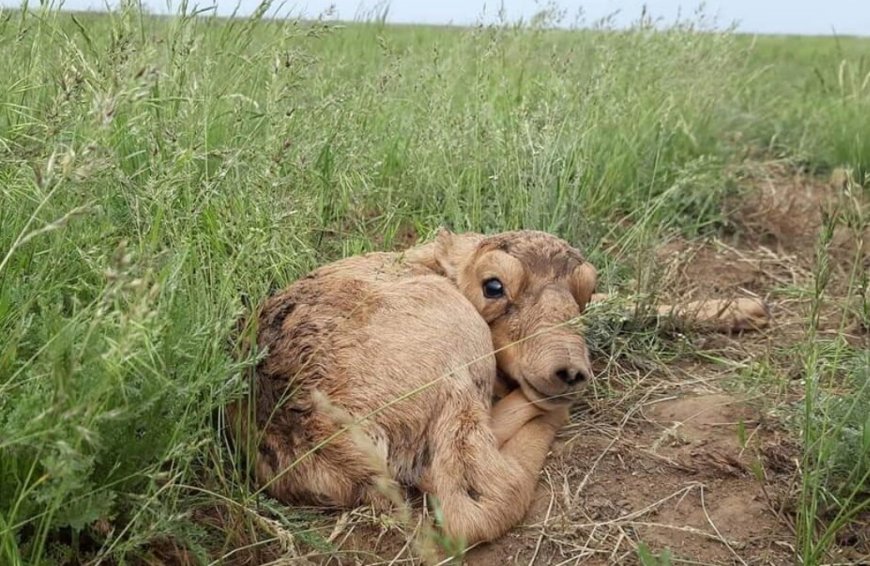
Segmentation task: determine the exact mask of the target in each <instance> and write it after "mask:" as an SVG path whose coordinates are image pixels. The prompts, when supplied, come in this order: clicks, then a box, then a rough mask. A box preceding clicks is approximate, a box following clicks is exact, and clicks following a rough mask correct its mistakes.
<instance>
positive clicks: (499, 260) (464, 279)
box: [434, 229, 596, 408]
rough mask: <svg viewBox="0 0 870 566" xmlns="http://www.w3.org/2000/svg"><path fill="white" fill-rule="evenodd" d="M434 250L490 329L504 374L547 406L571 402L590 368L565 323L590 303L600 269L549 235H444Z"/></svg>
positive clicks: (582, 346)
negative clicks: (597, 272) (596, 269)
mask: <svg viewBox="0 0 870 566" xmlns="http://www.w3.org/2000/svg"><path fill="white" fill-rule="evenodd" d="M434 250H435V252H434V255H435V261H436V262H437V264H438V266H439V267H440V269H441V270H442V271H443V272H444V273H445V275H446V276H447V277H449V278H450V279H452V280H453V281H454V282H455V283H456V285H457V287H458V288H459V290H460V291H461V292H462V293H463V294H464V295H465V297H466V298H468V300H469V301H471V304H473V305H474V306H475V308H477V310H478V312H480V314H481V316H482V317H483V318H484V319H485V320H486V322H487V323H488V324H489V326H490V328H491V330H492V341H493V345H494V346H495V349H496V361H497V364H498V368H499V371H500V372H501V373H502V374H503V375H506V376H507V377H508V378H510V379H511V380H513V381H515V382H517V383H518V384H519V385H520V387H522V389H523V392H524V393H525V394H526V396H527V397H528V398H529V399H530V400H532V401H533V402H534V403H535V404H537V405H539V406H542V407H543V408H550V407H553V406H554V405H558V404H561V403H566V402H570V401H571V400H572V399H573V397H574V394H575V393H576V392H577V391H579V390H580V389H581V388H582V387H583V385H585V384H586V383H588V382H589V381H590V379H591V378H592V368H591V365H590V363H589V353H588V350H587V348H586V342H585V340H584V339H583V337H582V336H581V335H579V334H578V333H577V332H576V331H575V330H574V329H572V328H570V327H568V326H567V325H566V324H565V323H566V322H568V321H570V320H571V319H574V318H576V317H577V316H579V315H580V313H581V312H582V311H583V309H584V308H585V307H586V304H587V303H588V302H589V299H590V297H591V296H592V293H593V291H594V290H595V283H596V271H595V268H594V267H592V266H591V265H590V264H589V263H587V262H586V261H585V260H584V259H583V256H582V255H581V254H580V252H579V251H577V250H576V249H574V248H573V247H571V246H570V245H569V244H568V243H567V242H565V241H564V240H562V239H560V238H557V237H555V236H552V235H550V234H547V233H544V232H533V231H517V232H505V233H502V234H496V235H492V236H483V235H480V234H473V233H472V234H453V233H451V232H449V231H447V230H443V229H442V230H441V231H440V232H439V233H438V236H437V238H436V240H435V242H434Z"/></svg>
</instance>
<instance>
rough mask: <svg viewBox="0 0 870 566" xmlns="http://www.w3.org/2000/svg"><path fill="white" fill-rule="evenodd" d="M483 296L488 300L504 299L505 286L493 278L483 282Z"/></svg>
mask: <svg viewBox="0 0 870 566" xmlns="http://www.w3.org/2000/svg"><path fill="white" fill-rule="evenodd" d="M483 296H484V297H486V298H487V299H499V298H501V297H504V285H502V284H501V281H499V280H498V279H496V278H495V277H492V278H490V279H487V280H486V281H484V282H483Z"/></svg>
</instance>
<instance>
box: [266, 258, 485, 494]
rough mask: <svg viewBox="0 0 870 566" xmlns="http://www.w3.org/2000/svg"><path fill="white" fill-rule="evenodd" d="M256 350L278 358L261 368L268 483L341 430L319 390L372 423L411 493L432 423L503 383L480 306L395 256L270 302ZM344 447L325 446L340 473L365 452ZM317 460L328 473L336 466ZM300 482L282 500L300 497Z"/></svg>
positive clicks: (327, 272)
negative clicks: (460, 399) (457, 400)
mask: <svg viewBox="0 0 870 566" xmlns="http://www.w3.org/2000/svg"><path fill="white" fill-rule="evenodd" d="M259 344H260V346H261V347H266V348H268V350H269V351H268V353H267V356H266V358H265V359H264V360H263V362H262V363H261V364H260V366H259V367H258V372H257V373H258V384H257V386H258V408H257V416H258V417H257V420H258V427H259V428H261V430H265V432H266V434H265V435H264V444H265V445H266V446H265V452H266V454H265V456H268V455H269V453H274V454H275V457H273V458H272V465H271V466H268V469H264V470H263V473H261V474H260V475H261V476H269V475H271V474H274V473H276V472H278V471H279V469H280V468H282V467H283V466H286V465H287V464H288V463H291V462H293V461H295V460H296V459H298V458H299V457H300V455H301V454H303V453H304V452H306V451H308V450H311V449H312V447H313V446H314V445H316V444H317V443H319V442H321V441H322V440H324V438H325V437H327V436H329V435H330V434H332V433H333V432H334V431H335V428H336V427H335V423H334V422H329V421H330V419H331V418H334V415H333V417H329V416H327V415H325V414H324V412H323V410H322V409H323V408H322V407H320V408H318V407H315V405H314V399H313V397H312V395H311V391H312V390H313V389H317V390H318V391H319V392H320V393H322V394H323V395H324V396H325V399H326V400H327V401H328V403H330V404H332V405H334V407H336V408H337V409H338V410H339V411H341V412H344V413H346V414H347V415H349V416H350V417H352V418H361V417H364V416H369V418H368V419H367V420H366V421H365V424H364V425H363V428H364V429H365V431H366V433H367V436H368V438H369V439H370V440H371V442H372V443H373V446H371V447H369V451H370V452H371V451H373V452H375V453H377V456H378V457H384V458H385V459H386V461H387V462H389V465H390V471H391V475H392V476H393V477H394V478H395V479H397V480H398V481H399V482H400V483H403V484H407V485H413V484H415V483H417V481H418V480H419V478H420V476H421V474H422V473H423V472H424V470H425V467H426V466H427V458H428V451H429V450H428V444H429V442H430V439H429V437H428V431H429V430H430V427H429V425H430V424H431V422H432V420H433V418H435V417H437V415H438V414H439V413H440V411H441V407H442V406H443V404H444V403H445V402H447V401H448V400H449V399H450V398H451V397H453V396H456V395H462V396H468V395H471V396H473V397H476V398H478V399H480V400H481V402H482V403H488V402H489V395H490V394H491V387H492V382H493V376H494V375H495V361H494V359H493V357H492V355H491V354H492V342H491V338H490V333H489V327H488V326H487V325H486V323H485V322H484V321H483V319H482V318H481V317H480V316H479V314H478V313H477V311H476V310H475V309H474V307H473V306H472V305H471V304H470V303H469V302H468V301H467V300H466V299H465V297H464V296H463V295H461V294H460V293H459V292H458V291H457V290H456V289H455V287H454V286H453V285H452V284H451V283H450V282H449V281H447V280H446V279H445V278H443V277H441V276H438V275H434V274H432V273H431V272H429V271H427V270H425V269H421V268H420V267H419V266H407V265H406V264H404V263H403V262H402V261H401V258H400V257H399V256H397V255H395V254H383V253H380V254H370V255H367V256H361V257H353V258H348V259H347V260H342V261H339V262H336V263H333V264H330V265H328V266H325V267H323V268H321V269H319V270H317V271H315V272H313V273H312V274H311V275H309V276H307V277H305V278H303V279H300V280H299V281H297V282H296V283H294V284H293V285H291V286H290V287H289V288H288V289H286V290H285V291H283V292H281V293H279V294H277V295H275V296H273V297H272V298H270V299H269V300H268V301H267V302H266V304H265V305H264V307H263V309H262V311H261V314H260V331H259ZM346 442H347V439H345V441H344V442H336V441H333V442H332V443H331V444H332V446H330V448H329V450H331V452H328V451H324V450H323V449H321V453H322V454H321V455H326V456H329V457H328V458H326V460H330V462H327V463H331V464H332V465H335V466H336V469H339V468H347V467H351V468H353V467H354V466H356V467H359V461H360V460H361V458H360V457H359V456H360V455H359V453H358V452H359V451H360V449H362V451H363V452H365V451H366V450H367V448H365V447H359V446H356V447H355V446H349V445H347V444H346ZM262 453H263V450H262V449H261V454H262ZM330 454H331V456H330ZM369 456H371V454H369ZM266 459H267V460H268V457H267V458H266ZM320 460H321V462H320V464H318V466H319V469H320V470H321V472H322V470H323V469H324V468H328V466H324V462H323V460H324V458H320ZM363 460H364V458H363ZM297 472H303V475H304V470H301V469H300V470H296V471H294V472H293V475H294V476H296V477H299V473H297ZM370 472H371V470H363V469H360V470H359V476H360V478H363V477H364V476H365V475H366V474H368V473H370ZM312 473H313V472H312ZM303 479H304V478H303ZM361 481H362V482H363V483H365V480H361ZM294 483H295V482H292V481H290V482H288V483H286V484H284V485H285V486H286V488H285V489H283V490H279V493H278V494H277V495H279V497H280V496H281V495H282V493H280V492H281V491H285V492H290V491H294ZM303 483H306V485H310V483H311V482H310V481H306V482H303ZM351 491H353V490H351ZM358 496H359V494H357V493H355V492H353V493H352V494H351V496H350V497H351V498H352V499H353V498H356V497H358ZM285 498H287V499H291V498H292V497H285ZM314 499H316V497H315V498H314ZM339 503H341V502H339Z"/></svg>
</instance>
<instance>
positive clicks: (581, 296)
mask: <svg viewBox="0 0 870 566" xmlns="http://www.w3.org/2000/svg"><path fill="white" fill-rule="evenodd" d="M597 283H598V271H597V270H596V269H595V268H594V267H593V266H592V264H591V263H589V262H585V261H584V262H583V263H581V264H580V265H579V266H578V267H577V268H576V269H575V270H574V273H572V274H571V294H572V295H574V300H575V301H577V304H578V305H580V310H581V311H583V310H584V309H585V308H586V305H587V304H589V300H590V299H591V298H592V293H594V292H595V285H596V284H597Z"/></svg>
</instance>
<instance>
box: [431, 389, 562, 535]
mask: <svg viewBox="0 0 870 566" xmlns="http://www.w3.org/2000/svg"><path fill="white" fill-rule="evenodd" d="M515 400H516V398H513V401H515ZM567 416H568V411H567V408H559V409H556V410H553V411H548V412H545V413H543V414H541V415H539V416H537V417H534V418H532V419H531V420H528V421H527V422H525V423H524V424H522V425H521V426H520V427H519V430H517V431H516V433H515V434H513V435H512V436H511V437H510V438H508V439H507V440H506V442H505V443H504V445H503V446H502V447H501V448H500V449H499V448H497V447H496V442H495V441H494V440H495V439H494V434H493V431H492V430H491V429H490V427H489V424H488V421H489V420H490V416H489V415H487V414H486V413H485V412H482V411H480V410H478V409H476V408H474V407H469V406H466V407H456V408H455V410H450V411H447V412H445V414H444V415H442V418H441V419H439V423H438V426H437V429H438V430H437V437H438V438H441V439H443V441H441V442H438V443H437V444H436V446H435V451H434V454H433V458H432V466H431V469H430V471H429V477H428V478H427V479H428V481H427V483H428V485H429V486H430V489H431V493H432V495H433V496H434V497H435V499H437V505H439V506H440V509H441V515H442V517H443V519H444V524H443V525H442V526H443V528H444V530H445V532H446V533H447V534H448V535H450V536H452V537H454V538H457V539H461V540H463V541H464V542H465V543H466V544H472V543H475V542H479V541H485V540H492V539H494V538H496V537H498V536H501V535H502V534H504V533H505V532H507V531H508V530H509V529H510V528H511V527H512V526H514V525H515V524H516V523H518V522H519V521H521V520H522V518H523V517H524V516H525V514H526V512H527V511H528V509H529V507H530V505H531V502H532V497H533V495H534V491H535V486H536V485H537V482H538V473H539V472H540V470H541V467H542V466H543V464H544V460H545V459H546V457H547V453H548V452H549V450H550V446H551V444H552V442H553V439H554V438H555V435H556V432H557V431H558V430H559V428H561V427H562V426H563V425H564V424H565V423H566V422H567Z"/></svg>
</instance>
